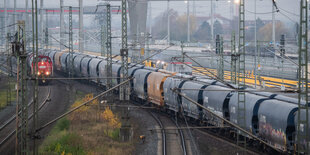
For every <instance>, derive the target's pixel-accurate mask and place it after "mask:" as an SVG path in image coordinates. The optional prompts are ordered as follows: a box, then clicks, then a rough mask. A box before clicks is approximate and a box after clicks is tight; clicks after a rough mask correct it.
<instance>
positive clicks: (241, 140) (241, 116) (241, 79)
mask: <svg viewBox="0 0 310 155" xmlns="http://www.w3.org/2000/svg"><path fill="white" fill-rule="evenodd" d="M244 1H245V0H240V2H239V47H238V51H239V53H238V54H239V59H238V63H239V65H238V75H237V77H238V80H237V85H238V88H239V91H238V114H237V121H238V124H239V125H240V127H242V128H245V126H246V117H245V111H246V105H245V92H242V91H240V90H241V89H243V88H244V87H245V47H244V45H245V40H244V39H245V29H244V28H245V27H244V26H245V24H244V20H245V13H244V12H245V8H244ZM241 134H242V133H241V131H238V132H237V144H238V145H243V146H244V148H246V138H245V137H241V136H240V135H241Z"/></svg>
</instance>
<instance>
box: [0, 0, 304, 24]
mask: <svg viewBox="0 0 310 155" xmlns="http://www.w3.org/2000/svg"><path fill="white" fill-rule="evenodd" d="M7 1H9V3H10V6H13V2H14V0H7ZM25 1H26V0H17V7H24V6H25ZM39 1H40V0H38V2H39ZM228 1H229V0H220V1H217V2H216V1H215V0H214V3H215V5H216V9H215V11H216V13H220V14H221V15H222V16H225V17H227V18H230V17H231V16H230V5H231V4H230V3H229V2H228ZM231 1H234V0H231ZM256 1H257V7H256V8H257V13H259V14H257V17H260V18H262V19H271V10H272V8H271V6H272V0H256ZM0 2H1V3H0V5H1V7H3V3H4V0H0ZM29 2H30V3H31V0H29ZM254 2H255V0H245V5H246V20H248V19H254V14H253V13H251V12H254V4H255V3H254ZM64 3H65V4H64V5H66V6H69V5H72V6H78V0H64ZM96 3H97V0H84V6H95V5H96ZM111 3H112V4H114V5H120V2H111ZM195 4H196V13H197V16H208V15H210V8H211V7H210V6H211V3H210V0H206V1H196V2H195ZM277 4H278V7H279V9H280V13H276V19H278V20H282V21H285V22H287V23H289V24H290V23H293V22H298V21H299V17H298V15H299V0H277ZM186 5H187V4H186V3H185V2H184V1H177V2H170V7H171V8H172V9H174V10H177V11H178V12H179V14H185V13H186ZM30 6H31V5H30ZM44 7H59V0H44ZM166 8H167V1H160V2H154V1H153V2H152V18H154V17H156V16H158V15H159V14H160V13H162V12H163V11H165V10H166ZM192 10H193V2H190V12H192ZM283 14H284V15H283ZM286 16H287V17H286Z"/></svg>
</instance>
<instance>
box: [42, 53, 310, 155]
mask: <svg viewBox="0 0 310 155" xmlns="http://www.w3.org/2000/svg"><path fill="white" fill-rule="evenodd" d="M44 55H46V56H49V57H50V58H51V60H52V61H53V64H54V66H55V68H56V70H58V71H61V72H63V73H67V69H68V67H69V63H68V55H69V54H68V53H66V52H60V51H56V50H54V51H50V52H46V53H44ZM73 64H74V73H75V76H79V77H106V65H107V61H106V58H105V57H100V56H99V57H96V56H92V55H85V54H79V53H74V54H73ZM120 70H121V64H120V63H119V62H118V61H113V65H112V76H113V80H112V83H113V85H117V84H119V83H120V80H119V77H121V76H120V74H121V73H120ZM128 75H129V76H131V77H134V79H133V80H132V81H131V82H130V87H131V90H132V91H131V98H132V99H133V100H135V101H139V102H146V101H148V102H149V103H151V104H152V105H155V106H157V107H160V108H161V109H163V110H165V111H169V112H170V113H171V112H172V113H175V114H180V113H183V114H184V115H185V116H186V117H187V118H190V119H191V120H193V121H195V122H208V124H212V125H223V121H221V120H220V119H218V118H216V117H214V116H212V115H210V114H209V113H208V112H206V111H205V110H203V109H201V108H199V107H197V106H196V105H195V104H193V103H191V102H190V101H188V100H187V99H185V98H184V97H182V96H181V95H178V94H176V93H174V92H172V91H171V89H173V88H179V91H180V92H181V93H182V94H184V95H186V96H188V97H190V98H191V99H193V100H195V101H196V102H197V103H199V104H200V105H203V106H204V107H206V108H208V109H210V110H212V111H213V112H215V113H216V114H218V115H220V116H221V117H223V118H225V119H226V120H229V121H231V122H233V123H235V124H237V125H239V126H241V122H238V119H237V118H238V93H236V92H235V91H233V90H232V89H230V88H228V87H227V86H226V85H225V84H223V83H220V82H218V81H216V80H210V79H206V78H205V77H199V76H193V75H182V74H178V73H173V72H169V71H165V70H161V69H156V68H150V67H145V66H142V65H137V64H133V63H131V64H129V73H128ZM91 79H93V78H91ZM92 81H93V82H96V83H98V84H100V85H102V86H105V85H106V83H107V81H106V79H99V80H94V79H93V80H92ZM248 90H250V89H248ZM245 97H246V109H245V111H246V112H245V115H246V123H245V124H246V126H245V129H246V130H248V131H250V132H251V133H253V134H254V135H256V136H257V137H259V138H261V139H263V140H265V141H266V142H268V143H269V144H271V145H273V146H275V147H277V148H278V149H281V150H283V151H285V152H288V153H292V152H294V151H295V149H296V137H297V110H298V105H297V103H298V100H297V99H293V98H289V97H285V96H282V95H277V94H272V93H266V92H256V93H255V92H246V93H245ZM303 104H307V105H309V103H303ZM301 115H303V116H305V115H306V114H305V112H303V113H302V114H301ZM309 117H310V116H309ZM308 120H310V118H309V119H308ZM309 124H310V122H309ZM231 130H233V129H231ZM300 131H301V132H303V133H305V132H308V133H310V130H309V129H307V130H306V128H305V126H300ZM229 132H231V131H229ZM308 135H309V134H308ZM245 137H246V136H245ZM247 140H248V141H249V142H250V141H251V140H250V139H249V138H247ZM302 145H303V146H305V145H309V141H305V142H303V143H302Z"/></svg>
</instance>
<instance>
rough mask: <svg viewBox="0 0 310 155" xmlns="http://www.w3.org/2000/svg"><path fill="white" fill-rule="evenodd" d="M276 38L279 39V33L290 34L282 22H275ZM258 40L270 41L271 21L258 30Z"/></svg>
mask: <svg viewBox="0 0 310 155" xmlns="http://www.w3.org/2000/svg"><path fill="white" fill-rule="evenodd" d="M275 29H276V40H279V39H280V36H281V34H285V35H286V36H290V32H289V31H288V30H287V28H286V27H285V25H284V24H283V23H282V22H276V25H275ZM258 40H263V41H271V40H272V23H268V24H266V25H265V26H263V27H262V28H260V29H259V31H258Z"/></svg>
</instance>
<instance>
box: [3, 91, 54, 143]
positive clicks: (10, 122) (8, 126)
mask: <svg viewBox="0 0 310 155" xmlns="http://www.w3.org/2000/svg"><path fill="white" fill-rule="evenodd" d="M50 95H51V89H50V88H48V92H47V94H46V97H45V98H44V99H43V101H42V102H41V103H40V105H39V107H38V108H39V111H40V110H41V109H42V108H43V107H44V105H45V104H46V103H48V101H49V98H50ZM32 103H33V102H30V103H29V104H28V107H30V106H31V105H32ZM30 111H31V110H30ZM32 116H33V113H31V114H30V115H29V116H28V120H30V119H31V118H32ZM15 119H16V114H15V115H13V116H12V117H10V118H9V119H8V121H6V122H5V123H4V124H3V125H1V128H0V129H1V130H0V132H2V133H9V134H0V137H1V141H0V149H1V148H2V147H3V146H4V144H5V143H6V142H7V141H8V140H9V139H10V138H11V137H12V136H13V135H14V134H15V132H16V127H15V122H14V120H15ZM12 129H13V130H12ZM10 131H11V132H10ZM2 135H3V136H2Z"/></svg>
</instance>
